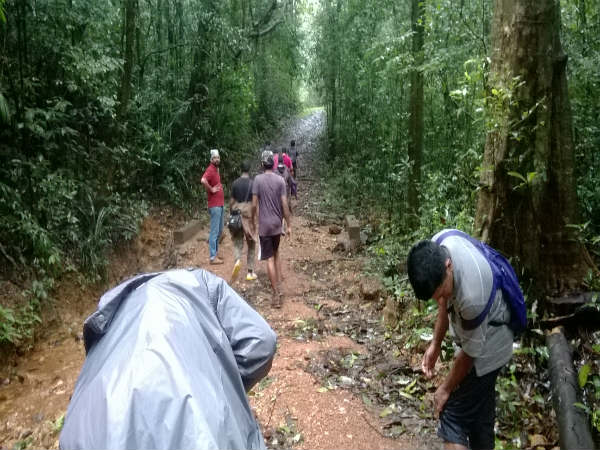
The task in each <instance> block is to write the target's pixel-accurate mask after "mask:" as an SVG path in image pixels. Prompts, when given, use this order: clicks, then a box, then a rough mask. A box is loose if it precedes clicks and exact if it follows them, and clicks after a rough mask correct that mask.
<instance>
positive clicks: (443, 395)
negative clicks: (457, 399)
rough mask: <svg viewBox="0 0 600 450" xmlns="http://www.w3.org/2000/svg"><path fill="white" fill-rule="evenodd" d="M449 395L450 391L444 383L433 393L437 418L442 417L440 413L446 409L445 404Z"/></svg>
mask: <svg viewBox="0 0 600 450" xmlns="http://www.w3.org/2000/svg"><path fill="white" fill-rule="evenodd" d="M448 397H450V392H448V391H447V390H446V388H445V386H444V385H443V384H442V385H441V386H440V387H439V388H437V390H436V391H435V394H433V407H434V414H435V418H436V419H437V418H438V417H440V413H441V412H442V410H443V409H444V406H446V402H447V401H448Z"/></svg>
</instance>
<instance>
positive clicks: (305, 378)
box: [0, 139, 430, 449]
mask: <svg viewBox="0 0 600 450" xmlns="http://www.w3.org/2000/svg"><path fill="white" fill-rule="evenodd" d="M297 141H299V140H298V139H297ZM306 147H308V145H306ZM303 158H304V161H305V162H307V163H308V160H309V159H308V156H306V155H305V156H303ZM302 161H303V160H302V159H301V160H300V162H302ZM307 165H308V164H307ZM307 169H308V167H307ZM300 182H302V177H301V178H300ZM300 186H301V187H302V188H303V189H304V190H302V189H301V190H300V192H299V201H298V204H296V205H295V206H296V210H297V211H298V213H297V214H299V215H298V216H296V217H294V218H293V234H292V236H291V237H290V236H287V237H286V238H285V239H284V240H282V246H281V252H282V257H283V261H284V269H283V272H284V276H285V287H284V294H285V299H284V302H283V307H282V308H281V309H273V308H271V306H270V301H271V291H270V285H269V282H268V278H267V275H266V266H265V264H264V263H262V262H259V263H257V267H256V272H257V274H258V279H257V280H256V281H252V282H248V281H246V280H245V274H246V269H245V261H244V266H243V267H242V270H241V272H240V276H239V281H236V282H235V283H233V287H234V288H235V289H236V290H237V291H238V292H239V293H240V294H241V295H242V297H244V298H245V299H246V300H247V301H248V302H249V303H250V304H252V305H253V306H254V307H255V308H256V309H257V310H258V311H259V312H260V313H261V314H262V315H263V316H264V317H265V318H266V319H267V321H268V322H269V323H270V324H271V326H272V327H273V328H274V329H275V331H276V332H277V334H278V336H279V341H278V351H277V355H276V357H275V360H274V363H273V368H272V370H271V372H270V374H269V376H268V377H267V378H265V379H264V380H263V381H262V382H261V383H260V384H259V385H257V386H256V387H255V388H254V390H253V391H252V392H251V393H250V394H249V395H250V403H251V405H252V407H253V409H254V411H255V413H256V416H257V418H258V421H259V422H260V424H261V427H262V429H263V432H264V435H265V439H266V441H267V445H268V446H269V447H271V448H286V447H287V448H289V447H294V448H299V449H305V448H306V449H309V448H310V449H327V448H331V449H339V448H346V449H347V448H360V449H378V448H414V447H417V448H423V447H427V446H428V445H427V444H426V443H425V442H428V443H430V442H429V441H418V440H416V439H415V438H414V437H413V438H409V437H407V435H403V436H401V437H400V438H398V439H390V438H388V437H385V436H384V429H383V424H382V421H381V419H380V418H379V415H378V414H376V413H375V412H374V411H373V410H371V409H369V408H367V407H366V406H365V404H364V403H363V400H362V399H361V398H360V397H359V396H357V395H356V394H355V393H353V392H352V391H351V390H349V389H344V388H343V387H339V386H329V387H324V386H323V381H322V379H320V378H318V377H317V376H316V375H313V374H312V373H311V372H310V371H309V370H308V367H309V365H310V363H311V362H312V361H315V360H316V359H318V358H320V357H321V356H322V355H323V354H324V353H325V351H331V350H340V351H349V350H351V351H354V352H357V353H361V352H362V353H364V352H365V351H366V349H365V348H364V347H363V346H362V345H360V344H358V343H356V342H354V341H353V340H351V339H350V338H349V337H347V336H343V335H340V334H339V333H325V332H323V329H322V327H328V326H329V325H328V324H327V320H323V317H320V308H321V306H322V305H325V306H326V307H329V308H335V307H337V308H340V307H341V306H346V307H350V308H353V309H355V308H356V309H358V308H372V306H371V305H369V304H364V302H363V301H362V300H361V299H360V298H359V296H358V295H351V293H353V292H356V286H357V284H358V281H359V280H360V277H361V268H362V261H361V260H360V259H359V258H357V257H352V256H343V257H341V256H339V254H338V253H333V252H332V249H333V248H334V247H335V245H336V236H334V235H331V234H329V231H328V227H329V224H328V223H326V221H319V223H317V222H314V221H313V220H314V219H313V217H311V218H309V217H307V216H304V215H303V214H304V211H306V210H307V209H310V204H309V203H308V199H309V197H308V195H309V194H308V192H309V189H308V183H306V185H302V184H301V185H300ZM304 186H306V188H304ZM307 205H308V206H307ZM181 225H182V221H181V218H180V217H177V216H176V215H173V214H171V213H169V212H166V211H159V212H155V213H154V214H152V215H151V216H149V217H148V218H147V219H146V220H145V221H144V223H143V226H142V228H141V234H140V236H139V238H138V239H137V240H136V241H135V242H134V243H132V244H130V245H128V246H126V247H125V248H123V249H121V250H120V251H119V252H117V254H115V256H114V258H113V259H112V261H113V263H112V264H111V267H110V273H109V277H108V278H109V282H107V283H104V284H102V285H98V286H94V287H89V286H87V287H86V286H82V285H80V284H79V283H78V282H77V280H76V279H75V277H72V278H66V279H64V280H62V281H61V283H60V284H59V287H58V289H56V293H55V298H56V302H55V303H54V307H53V308H52V309H51V310H50V311H49V312H48V313H47V314H46V317H45V318H44V330H42V333H41V336H40V337H39V338H38V339H37V341H36V343H35V345H34V348H33V349H32V350H31V351H30V352H28V353H27V354H25V355H23V356H21V357H18V358H16V359H15V360H14V362H13V363H11V364H10V366H9V367H3V368H1V369H0V448H14V447H15V446H19V448H24V446H28V447H31V448H57V447H58V435H59V431H58V430H59V422H60V418H61V417H62V416H63V414H64V413H65V412H66V409H67V406H68V402H69V398H70V395H71V393H72V391H73V388H74V385H75V382H76V379H77V376H78V374H79V370H80V368H81V366H82V363H83V361H84V358H85V353H84V349H83V343H82V336H81V329H82V323H83V320H84V319H85V318H86V317H87V316H88V315H89V314H90V313H91V312H93V311H94V310H95V308H96V303H97V300H98V298H99V296H100V295H101V294H102V292H104V291H105V290H107V289H108V288H109V287H110V286H112V285H114V284H116V283H117V282H118V281H120V280H122V279H123V278H126V277H129V276H132V275H134V274H135V273H139V272H148V271H154V270H165V269H167V268H171V267H202V268H205V269H207V270H211V271H212V272H214V273H216V274H217V275H219V276H221V277H223V278H224V279H226V280H227V279H228V278H229V275H230V274H231V270H232V268H233V264H234V261H233V249H232V244H231V239H230V238H229V236H228V234H227V232H226V237H225V239H224V241H223V242H222V244H221V248H220V251H219V253H220V255H221V257H222V258H223V259H224V260H225V264H223V265H220V266H209V265H208V264H207V263H208V245H207V243H206V235H207V232H208V230H207V229H204V230H202V231H201V232H200V233H198V235H197V236H196V237H195V238H193V239H191V240H190V241H188V242H187V243H186V244H184V245H182V246H181V247H175V246H174V245H173V240H172V233H173V230H174V229H175V228H177V227H179V226H181ZM315 306H316V307H315ZM315 319H320V320H319V321H318V324H319V325H315V329H314V330H313V331H314V332H313V334H312V335H307V334H306V333H305V332H304V331H303V325H304V324H306V323H313V322H314V323H315V324H317V321H316V320H315ZM311 320H312V321H313V322H311ZM323 324H325V325H323ZM319 327H321V328H319ZM344 349H345V350H344Z"/></svg>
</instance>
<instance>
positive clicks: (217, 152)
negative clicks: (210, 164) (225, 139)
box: [210, 148, 219, 159]
mask: <svg viewBox="0 0 600 450" xmlns="http://www.w3.org/2000/svg"><path fill="white" fill-rule="evenodd" d="M215 156H219V150H217V149H216V148H213V149H212V150H211V151H210V159H213V158H214V157H215Z"/></svg>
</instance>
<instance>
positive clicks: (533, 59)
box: [476, 0, 591, 294]
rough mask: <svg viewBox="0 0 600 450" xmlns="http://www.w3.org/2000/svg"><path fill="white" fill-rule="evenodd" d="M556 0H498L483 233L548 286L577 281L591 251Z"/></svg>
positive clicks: (480, 209) (548, 289)
mask: <svg viewBox="0 0 600 450" xmlns="http://www.w3.org/2000/svg"><path fill="white" fill-rule="evenodd" d="M559 8H560V7H559V1H558V0H496V1H495V11H494V20H493V24H492V47H493V50H492V66H491V73H490V84H489V86H490V95H489V97H488V112H489V119H490V120H489V122H488V126H489V127H490V129H489V132H488V135H487V140H486V145H485V153H484V161H483V169H484V170H482V172H481V190H480V193H479V198H478V205H477V215H476V231H478V232H479V234H480V235H481V237H482V239H483V240H486V241H488V242H490V243H491V244H492V245H494V246H495V247H497V248H498V249H499V250H501V251H503V252H504V253H506V254H508V255H511V256H517V257H518V261H517V266H518V267H521V268H524V269H526V271H527V272H528V273H529V275H530V276H532V278H533V280H534V282H535V284H536V286H537V288H538V289H540V290H541V291H542V292H545V293H548V294H557V293H559V292H563V291H565V290H568V289H571V288H574V287H576V286H578V285H579V284H580V282H581V280H582V279H583V277H584V275H585V274H586V272H587V270H588V269H589V268H590V266H591V264H590V263H589V257H586V256H587V253H586V252H585V249H584V248H583V246H582V245H581V244H580V243H579V242H578V241H577V240H576V239H575V238H574V236H573V232H572V228H570V227H568V225H569V224H574V223H577V214H576V205H577V200H576V196H575V177H574V173H573V166H574V162H573V159H574V146H573V137H572V130H571V126H572V118H571V109H570V104H569V98H568V93H567V78H566V63H567V56H566V55H565V54H564V53H563V50H562V48H561V44H560V40H559V29H560V9H559Z"/></svg>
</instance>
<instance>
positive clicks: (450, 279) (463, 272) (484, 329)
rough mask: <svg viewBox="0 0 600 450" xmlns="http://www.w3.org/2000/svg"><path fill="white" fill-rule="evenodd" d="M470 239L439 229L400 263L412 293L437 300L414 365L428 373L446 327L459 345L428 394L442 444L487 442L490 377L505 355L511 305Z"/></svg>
mask: <svg viewBox="0 0 600 450" xmlns="http://www.w3.org/2000/svg"><path fill="white" fill-rule="evenodd" d="M474 242H475V243H477V241H475V240H474V239H473V238H471V237H470V236H468V235H466V234H464V233H462V232H460V231H458V230H444V231H441V232H439V233H438V234H436V235H435V236H433V238H432V240H424V241H421V242H419V243H417V244H415V245H414V246H413V247H412V248H411V250H410V252H409V254H408V261H407V271H408V278H409V280H410V284H411V285H412V287H413V289H414V291H415V295H416V297H417V298H418V299H421V300H428V299H430V298H433V299H434V300H435V301H436V302H437V304H438V313H437V319H436V322H435V328H434V333H433V340H432V341H431V344H430V345H429V347H428V349H427V350H426V352H425V355H424V356H423V361H422V364H421V368H422V370H423V372H424V373H425V375H426V376H427V377H428V378H431V377H432V376H433V375H434V368H435V363H436V361H437V359H438V357H439V355H440V351H441V344H442V340H443V339H444V336H445V334H446V331H447V330H448V328H449V327H450V332H451V334H452V335H453V337H454V339H455V341H456V343H457V344H458V345H460V347H461V348H460V350H458V352H457V353H456V354H455V357H454V362H453V364H452V368H451V369H450V373H449V374H448V375H447V376H446V378H445V379H444V380H443V382H442V383H441V385H440V386H439V387H438V388H437V390H436V392H435V395H434V407H435V414H436V416H439V419H440V424H439V428H438V435H439V436H440V437H441V438H442V439H443V440H444V446H445V448H473V449H491V448H494V420H495V404H496V398H495V384H496V377H497V376H498V372H499V371H500V369H501V368H502V367H503V366H504V365H505V364H507V363H508V361H509V360H510V359H511V357H512V349H513V331H512V329H511V327H510V326H509V324H510V322H511V309H510V308H509V304H508V300H507V298H505V294H504V293H503V290H502V289H497V285H496V282H495V280H497V279H498V278H497V276H496V275H497V274H495V270H496V269H495V268H494V267H492V265H491V263H490V262H489V260H488V259H487V257H486V256H484V254H483V252H482V251H480V250H479V248H478V247H477V246H476V245H475V244H474ZM479 244H481V243H479ZM519 292H520V291H519ZM488 305H489V306H488Z"/></svg>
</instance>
